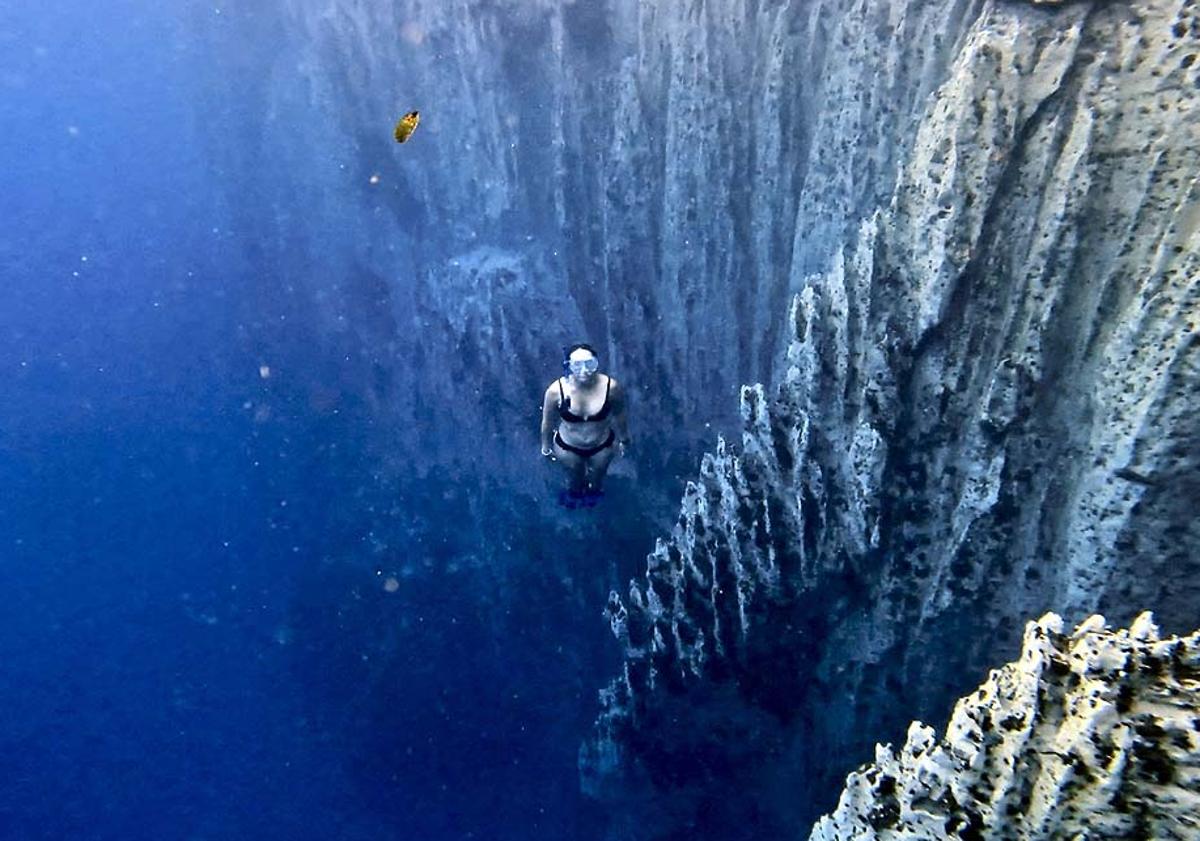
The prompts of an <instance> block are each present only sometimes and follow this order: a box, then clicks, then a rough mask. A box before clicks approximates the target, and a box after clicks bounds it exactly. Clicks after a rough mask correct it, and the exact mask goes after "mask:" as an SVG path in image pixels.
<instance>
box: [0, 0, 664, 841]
mask: <svg viewBox="0 0 1200 841" xmlns="http://www.w3.org/2000/svg"><path fill="white" fill-rule="evenodd" d="M193 11H194V8H193V6H192V5H189V4H183V3H176V4H172V3H169V2H168V3H166V4H149V3H136V2H122V1H121V0H117V2H112V3H106V4H90V3H83V2H79V0H75V1H74V2H69V3H65V4H58V5H57V6H56V7H54V8H40V7H36V6H35V5H34V4H25V3H22V4H5V6H4V7H0V123H2V124H3V126H4V131H3V132H0V172H2V175H0V177H2V179H3V181H2V187H0V219H2V220H3V224H2V226H0V260H2V264H0V271H2V272H3V279H2V285H0V372H2V373H3V378H4V386H3V389H2V390H0V409H2V410H0V488H2V499H0V708H2V709H3V715H2V716H0V781H2V782H0V838H5V839H8V838H13V839H18V838H20V839H35V838H55V839H56V838H94V839H125V840H126V841H128V839H139V838H147V839H149V838H154V839H161V838H181V839H213V838H289V839H309V838H311V839H330V838H341V839H390V838H402V839H406V838H420V839H438V838H468V837H475V838H488V839H506V838H513V839H518V838H530V837H545V838H572V839H586V838H588V837H591V834H592V833H593V831H594V829H593V828H594V827H596V826H598V825H599V824H598V823H597V821H598V820H599V817H600V816H598V815H596V814H594V812H593V811H592V809H593V808H594V807H592V806H590V805H589V804H588V803H587V802H586V801H584V800H583V799H582V798H581V796H580V794H579V792H578V787H577V779H576V773H575V764H576V751H577V749H578V744H579V739H580V738H582V737H583V736H584V735H585V734H586V732H587V727H588V724H589V721H590V718H591V716H592V715H593V714H594V712H595V692H596V689H597V688H598V687H599V686H600V685H601V681H602V679H603V678H605V677H606V676H607V675H608V674H610V673H611V671H612V669H613V668H614V660H615V657H616V653H615V651H614V650H613V648H614V646H613V645H612V644H611V642H610V641H609V640H607V639H605V637H604V628H603V624H602V622H601V620H600V607H601V606H602V604H603V598H604V593H605V591H606V587H607V585H608V584H609V583H612V582H613V579H614V578H616V577H617V575H616V572H617V571H615V570H611V569H607V568H606V569H605V570H602V571H600V573H599V574H598V575H597V576H595V577H594V579H593V580H590V581H585V582H580V581H577V580H572V579H570V578H569V577H568V578H564V576H563V575H561V570H558V569H557V568H556V567H555V564H556V563H557V561H558V555H557V547H555V546H554V545H552V544H549V543H546V542H539V541H538V539H536V537H534V536H531V535H528V534H523V533H522V532H521V530H520V528H519V524H518V525H517V526H514V532H513V534H512V535H508V536H507V537H506V538H505V539H506V540H508V541H509V542H512V541H517V543H516V544H515V545H514V546H513V547H512V549H511V553H512V566H511V568H509V569H507V570H506V572H505V589H503V590H489V589H484V588H482V586H481V584H480V581H479V580H478V577H477V576H472V575H471V574H469V573H468V572H463V571H459V572H454V571H453V567H452V565H451V564H449V563H448V561H449V559H450V558H451V557H452V556H453V554H454V547H453V545H452V541H453V534H454V531H455V525H456V522H458V521H459V518H461V517H462V516H467V514H466V512H464V510H462V508H461V500H460V499H459V498H458V496H456V494H457V491H456V489H455V488H454V487H453V485H447V486H443V487H430V486H429V485H428V484H422V485H420V486H416V485H413V484H409V485H405V484H404V483H403V482H402V481H399V480H398V479H396V477H387V476H381V475H380V473H379V471H378V470H377V465H376V464H375V463H374V461H373V456H372V455H371V454H370V453H368V452H366V451H364V450H363V449H362V448H361V447H359V446H358V445H357V444H356V442H357V441H358V440H359V439H360V437H361V436H360V435H359V434H358V432H359V430H360V429H361V428H362V426H363V425H364V424H368V423H370V420H371V419H370V417H369V413H368V412H367V410H365V409H363V408H362V407H361V406H359V405H356V404H355V403H354V401H353V400H352V399H347V400H344V401H343V402H342V403H341V404H340V409H339V411H337V412H332V411H327V410H325V409H324V408H322V407H317V408H314V404H313V400H312V395H311V393H308V392H306V391H304V390H303V389H298V388H297V389H291V388H290V387H289V386H288V385H286V384H278V383H277V380H276V379H273V378H272V377H271V376H269V375H268V376H264V375H263V372H262V371H260V366H261V365H262V363H263V358H262V357H263V348H264V347H270V348H271V351H272V356H271V361H272V364H273V365H274V366H276V367H277V368H280V369H289V368H290V369H322V370H326V371H329V372H330V374H331V376H336V374H337V370H336V366H337V364H339V363H338V361H337V359H333V358H331V357H329V356H328V355H326V354H325V353H324V352H323V351H322V350H321V349H320V348H319V347H316V346H315V345H314V343H313V342H312V341H311V337H310V336H308V335H306V330H305V325H304V324H303V323H302V322H301V323H296V322H295V320H293V321H292V322H288V321H286V315H287V313H288V309H287V306H288V305H287V304H286V302H283V303H280V304H279V306H278V307H277V308H275V309H272V310H271V311H270V312H266V311H264V310H263V301H264V300H270V288H271V282H272V278H270V277H269V276H268V277H263V276H261V275H260V274H258V273H256V272H254V271H253V268H252V267H251V265H250V263H249V262H248V261H247V260H246V258H245V247H246V244H245V242H243V241H240V240H239V238H238V236H237V235H236V234H235V233H233V232H230V231H229V230H227V226H228V215H227V212H226V208H225V207H224V205H223V204H222V201H223V198H222V196H223V195H225V193H224V192H223V191H221V190H218V189H217V186H218V185H217V184H216V183H215V180H216V179H217V178H218V176H216V175H215V174H214V173H212V172H210V171H209V169H208V163H207V160H208V159H207V157H206V155H205V149H204V147H203V143H202V141H201V138H202V137H204V136H205V134H204V132H201V131H199V130H198V127H197V126H196V125H195V124H194V119H195V117H194V109H193V108H191V107H190V102H191V101H192V98H193V97H196V96H200V95H201V93H202V92H200V91H198V90H197V89H196V76H195V73H194V71H195V69H196V68H197V67H198V66H199V65H198V63H199V62H202V61H204V56H203V55H201V54H199V53H198V52H197V50H196V48H195V45H194V44H193V43H192V42H191V41H190V40H189V37H190V36H189V32H188V30H187V28H186V22H187V20H188V14H189V13H191V12H193ZM247 201H250V199H247ZM240 212H241V213H242V214H244V215H245V216H250V217H252V216H253V215H254V214H255V213H256V212H262V213H266V212H268V209H267V208H255V207H253V206H248V207H242V208H240ZM264 290H266V291H265V292H264ZM281 324H286V325H287V326H286V327H283V326H281ZM331 366H332V367H331ZM335 443H336V444H337V445H338V446H331V445H332V444H335ZM648 535H649V531H648V529H646V528H642V529H640V530H639V529H638V528H634V529H632V531H629V530H626V531H624V532H623V533H622V535H621V536H614V535H608V537H609V538H612V539H614V540H621V539H624V540H627V541H628V544H629V547H632V548H633V549H634V551H632V552H630V553H627V554H628V555H629V557H631V558H634V559H636V557H637V551H636V549H637V547H641V546H643V545H644V543H643V542H644V541H645V540H647V539H648ZM518 539H519V540H518ZM380 546H385V547H390V548H387V549H383V550H381V549H380V548H379V547H380ZM406 553H412V554H414V555H419V560H418V561H414V562H412V563H409V561H408V560H406V558H407V557H408V556H407V554H406ZM402 555H403V557H402ZM401 568H404V569H406V570H408V572H406V573H404V574H401V573H400V572H398V571H399V570H400V569H401ZM414 570H415V571H414ZM623 572H624V573H626V574H627V573H628V572H630V570H625V571H623ZM393 573H396V574H397V575H400V581H399V582H398V583H399V585H400V586H399V587H398V588H396V589H395V590H389V589H386V588H385V587H383V586H381V584H380V582H381V581H386V579H387V578H389V577H392V574H393ZM522 590H526V591H529V592H534V593H538V594H539V597H538V598H536V599H525V600H522V599H514V598H512V597H511V595H512V594H513V593H517V592H521V591H522Z"/></svg>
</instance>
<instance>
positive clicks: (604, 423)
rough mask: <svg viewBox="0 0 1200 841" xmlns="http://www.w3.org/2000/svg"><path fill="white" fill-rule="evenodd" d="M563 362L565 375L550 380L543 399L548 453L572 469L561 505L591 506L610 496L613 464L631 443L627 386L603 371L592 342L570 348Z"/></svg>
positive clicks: (544, 445)
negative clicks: (607, 478)
mask: <svg viewBox="0 0 1200 841" xmlns="http://www.w3.org/2000/svg"><path fill="white" fill-rule="evenodd" d="M562 364H563V376H561V377H559V378H558V379H556V380H555V381H554V382H552V383H550V385H549V386H548V387H547V388H546V394H545V396H544V398H543V400H542V455H543V456H544V457H545V458H548V459H550V460H551V461H557V462H558V463H559V464H561V465H562V466H563V467H565V468H566V470H567V474H568V476H569V484H568V486H567V488H566V489H565V490H563V491H562V492H561V493H559V503H560V504H561V505H563V506H564V507H566V508H578V507H580V506H583V507H585V508H591V507H592V506H594V505H595V504H596V503H597V502H599V501H600V498H601V497H602V496H604V490H603V484H604V474H605V473H607V472H608V466H609V464H611V463H612V460H613V458H614V457H615V456H616V455H617V454H620V455H625V450H626V448H628V446H629V418H628V416H627V414H626V411H625V410H626V400H625V390H624V389H623V388H621V385H620V383H618V382H617V381H616V380H615V379H614V378H613V377H610V376H608V375H607V374H602V373H600V359H599V357H598V355H597V354H596V349H595V348H593V347H592V346H591V345H588V344H584V343H582V342H581V343H579V344H574V345H571V346H570V347H566V348H564V349H563V363H562ZM556 415H557V416H558V428H557V429H556V428H555V425H554V424H555V416H556Z"/></svg>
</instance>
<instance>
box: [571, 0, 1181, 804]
mask: <svg viewBox="0 0 1200 841" xmlns="http://www.w3.org/2000/svg"><path fill="white" fill-rule="evenodd" d="M893 12H894V13H896V14H901V10H900V9H899V7H893ZM1198 38H1200V22H1197V20H1196V16H1195V13H1194V12H1193V11H1192V10H1191V6H1190V5H1188V4H1183V3H1140V4H1133V5H1130V6H1121V7H1117V6H1112V5H1108V4H1098V5H1092V4H1070V5H1064V6H1062V7H1061V8H1058V9H1055V10H1053V11H1045V10H1042V9H1035V8H1032V7H1030V6H1027V5H1023V4H1008V3H1004V4H985V5H983V6H982V7H980V8H979V9H978V14H977V15H976V16H974V17H973V18H972V22H971V25H970V26H969V27H968V28H967V29H966V30H965V31H964V32H963V33H962V35H961V37H958V38H955V39H954V41H953V57H952V59H951V61H950V62H949V63H948V64H947V65H946V66H945V67H944V78H943V79H942V80H941V81H940V83H939V84H938V85H936V86H935V87H934V88H933V89H932V90H931V91H930V92H929V94H928V96H927V97H924V98H921V99H920V103H921V104H920V106H919V110H920V118H919V120H917V121H916V122H915V123H913V124H911V125H910V126H909V128H911V133H907V134H906V133H905V132H904V130H903V129H904V126H903V125H902V126H900V128H899V133H898V137H899V138H901V139H900V140H899V141H898V142H897V144H896V147H895V157H894V158H892V159H891V160H892V162H893V163H894V165H895V167H896V170H895V172H896V174H895V176H894V178H892V179H885V180H890V181H891V182H892V183H893V184H894V189H893V190H892V192H891V197H890V199H889V200H888V201H887V202H886V203H884V204H883V205H881V207H880V208H879V209H878V211H877V212H875V213H873V214H870V215H869V216H867V217H866V218H864V219H863V221H862V223H861V226H860V227H859V229H858V230H857V231H856V232H855V233H854V235H853V236H852V237H851V238H850V242H849V244H848V245H847V246H846V247H844V248H843V249H841V250H839V251H838V252H837V253H835V254H834V256H833V257H832V259H831V260H830V262H829V264H828V265H827V266H826V267H825V269H824V270H823V271H821V272H818V273H815V274H811V275H804V274H803V265H802V263H800V262H799V261H797V263H796V264H794V266H793V268H794V274H793V284H794V285H797V286H800V287H802V291H801V292H800V293H799V294H798V295H797V296H796V297H795V299H794V302H793V304H792V307H791V310H790V313H789V318H788V322H787V329H788V332H789V338H790V341H789V344H788V347H787V350H786V352H785V354H784V359H785V360H786V361H785V364H784V366H783V368H782V370H781V372H780V380H781V382H780V384H779V385H778V387H777V388H771V389H764V388H761V387H757V386H756V387H752V388H746V389H743V392H742V401H741V405H742V417H743V433H742V440H741V441H740V442H738V445H736V446H735V445H733V444H726V443H722V444H720V445H718V447H717V449H716V451H715V453H714V454H712V455H710V456H708V457H706V459H705V461H704V464H703V466H702V469H701V471H700V476H699V477H698V478H697V480H696V481H695V482H694V483H692V484H691V485H690V486H689V488H688V491H687V493H686V494H685V497H684V501H683V506H682V511H681V514H680V518H679V523H678V525H677V527H676V528H675V529H674V531H673V532H672V534H671V536H670V538H669V539H665V540H663V541H662V542H661V543H660V545H659V546H658V548H657V550H656V551H655V552H654V553H653V554H652V555H651V557H650V560H649V566H648V570H647V575H646V579H645V581H643V582H635V583H634V584H632V585H631V588H630V591H629V593H628V594H627V595H624V596H618V595H614V596H613V598H612V600H611V601H610V617H611V620H612V623H613V628H614V631H615V632H616V634H617V636H618V638H619V639H621V641H622V643H623V644H624V646H625V648H626V652H627V657H626V667H625V671H624V674H623V676H622V677H621V678H620V679H619V680H617V681H616V682H615V683H614V684H613V685H612V686H611V687H610V689H609V690H608V691H607V692H606V693H605V695H604V704H605V711H604V713H603V715H602V716H601V719H600V722H599V725H598V732H597V736H596V738H595V739H594V740H593V741H592V742H591V743H590V744H589V745H587V746H585V749H584V751H583V754H582V766H583V768H584V771H585V780H586V781H588V783H589V784H590V785H592V786H593V787H594V789H595V790H596V791H598V792H603V791H605V787H606V785H609V784H610V783H611V780H612V777H611V776H610V773H609V772H610V771H612V770H613V769H618V768H619V769H626V768H628V767H629V766H630V765H631V764H632V765H635V766H637V767H638V768H639V769H640V771H639V773H641V774H644V782H647V783H648V784H650V785H654V784H655V783H656V781H659V780H670V779H672V778H674V776H675V775H677V774H678V764H679V763H680V762H682V761H683V758H682V754H678V755H674V756H672V755H671V754H670V752H669V750H667V748H669V745H667V746H664V744H663V741H664V739H665V738H666V737H662V736H661V735H658V734H655V735H652V736H648V733H649V732H650V731H651V730H652V729H653V728H655V727H665V728H670V727H680V726H682V727H685V728H686V727H689V726H690V727H691V728H692V729H693V730H696V729H699V728H701V727H703V726H704V724H705V722H706V721H709V720H710V719H711V718H712V717H713V716H714V715H715V713H714V712H713V710H715V709H723V710H725V711H727V712H728V711H729V710H733V709H750V710H753V711H755V712H756V713H763V712H766V713H769V714H770V715H771V716H772V717H773V719H772V720H773V721H774V722H776V726H775V728H774V729H772V728H766V729H764V728H763V727H762V726H761V725H754V726H753V727H748V728H747V729H748V735H747V736H746V739H745V742H746V743H747V744H744V745H743V746H742V750H743V751H744V754H745V757H744V759H745V762H746V767H750V766H752V765H754V764H755V763H761V762H762V761H764V757H769V759H767V760H766V761H767V762H768V763H775V764H776V765H777V767H779V768H780V769H787V770H786V773H788V774H792V775H800V776H801V778H803V779H805V780H808V781H811V782H813V783H814V784H815V785H817V787H819V784H820V782H821V781H823V780H825V779H826V778H827V774H828V773H829V771H830V769H831V767H832V766H835V765H836V764H837V763H838V762H839V761H840V759H841V756H843V755H844V753H843V752H845V751H847V750H848V749H849V750H850V751H853V750H855V749H859V750H865V749H866V747H867V746H866V745H865V744H863V743H864V741H865V740H864V737H865V736H866V734H868V733H881V732H887V731H889V730H890V729H892V728H894V727H896V726H897V724H898V722H897V721H896V715H897V713H898V711H899V710H900V709H907V710H910V711H917V710H919V711H921V712H920V713H918V714H920V715H930V714H936V710H937V709H939V708H940V707H942V706H943V705H945V704H948V701H949V698H951V697H953V695H952V694H951V693H953V694H957V692H956V691H955V690H956V689H957V690H962V689H965V688H966V687H965V686H964V685H963V681H964V680H965V679H966V678H965V676H967V675H971V674H979V673H982V670H983V668H985V667H986V664H987V661H988V659H989V658H991V657H994V656H996V654H997V653H999V652H1003V653H1005V654H1007V653H1009V652H1011V651H1012V650H1014V649H1015V647H1016V640H1015V639H1014V638H1013V636H1012V632H1011V630H1010V629H1011V628H1013V627H1019V621H1020V620H1021V618H1022V617H1026V616H1030V615H1038V614H1039V613H1041V612H1042V611H1044V610H1046V609H1048V608H1054V609H1057V610H1061V611H1063V612H1065V613H1066V614H1067V615H1068V616H1070V617H1072V618H1080V617H1082V616H1085V615H1087V613H1088V612H1090V611H1092V610H1095V609H1104V610H1106V611H1108V612H1110V613H1112V614H1115V615H1117V616H1121V617H1127V616H1129V615H1130V614H1131V613H1132V612H1133V611H1134V609H1135V606H1152V607H1154V609H1155V610H1156V611H1158V612H1159V613H1160V615H1162V616H1163V617H1164V618H1165V619H1166V621H1168V622H1169V623H1170V624H1171V625H1172V626H1179V625H1181V624H1184V623H1191V622H1192V620H1193V619H1194V612H1195V605H1196V604H1197V597H1198V595H1200V594H1198V593H1197V589H1196V583H1195V582H1196V580H1197V579H1196V578H1195V572H1196V566H1195V561H1194V558H1195V557H1196V548H1197V543H1198V542H1200V534H1198V533H1197V530H1196V526H1195V522H1194V519H1193V518H1192V516H1191V514H1190V513H1189V512H1188V510H1187V507H1188V506H1189V505H1190V502H1186V501H1185V500H1191V499H1194V498H1196V493H1197V490H1198V487H1197V473H1196V466H1197V458H1198V455H1200V454H1198V451H1197V447H1196V444H1197V433H1198V427H1197V424H1196V422H1195V421H1194V420H1193V419H1192V418H1190V417H1189V410H1188V408H1187V407H1188V406H1190V405H1191V397H1190V396H1189V395H1191V394H1194V392H1195V389H1196V385H1197V383H1198V382H1200V369H1198V367H1197V366H1198V365H1200V339H1198V338H1197V332H1196V319H1197V313H1198V312H1200V307H1198V304H1200V300H1198V296H1200V284H1198V283H1197V272H1198V270H1200V262H1198V261H1200V233H1198V227H1197V222H1198V220H1200V215H1198V211H1197V208H1198V206H1200V205H1198V204H1197V202H1198V200H1200V182H1198V181H1197V172H1198V171H1200V169H1198V167H1197V164H1198V163H1200V157H1198V155H1200V153H1198V151H1197V150H1198V149H1200V145H1198V141H1200V111H1198V110H1197V105H1198V103H1200V93H1198V91H1197V85H1198V84H1200V82H1198V81H1197V80H1198V78H1200V76H1198V74H1197V70H1196V67H1195V63H1196V60H1197V59H1196V58H1195V56H1196V51H1197V49H1198V48H1200V41H1198ZM913 49H916V46H915V45H914V46H913ZM841 83H842V84H843V86H844V90H845V92H846V96H845V97H844V98H843V100H842V102H843V104H842V106H841V107H843V108H844V107H848V103H859V102H861V101H862V93H861V90H862V89H861V82H860V80H859V79H858V77H856V76H855V75H854V74H852V73H851V74H848V76H847V77H846V78H845V79H843V80H842V82H841ZM830 107H831V108H832V109H833V110H835V111H836V110H837V107H836V106H830ZM854 107H858V106H857V105H855V106H854ZM859 141H860V142H858V143H851V142H850V141H849V140H846V141H844V142H846V143H848V144H850V145H851V146H853V147H854V148H855V149H856V150H857V151H856V153H858V152H861V150H862V145H863V144H862V142H861V141H862V138H861V137H860V138H859ZM814 148H816V147H814ZM825 148H828V147H825ZM827 154H831V155H833V156H834V159H835V160H838V161H841V160H844V158H843V157H841V156H838V155H836V154H834V153H833V152H827ZM835 169H836V167H835ZM812 177H813V176H811V175H810V178H812ZM839 193H841V194H843V195H844V194H845V193H846V191H845V189H839ZM714 687H722V688H721V689H720V690H715V689H714ZM689 697H691V698H693V699H699V698H706V699H710V700H709V701H698V702H693V704H692V705H689V704H688V703H687V702H686V701H684V700H682V699H686V698H689ZM713 698H716V700H715V701H712V700H711V699H713ZM731 698H732V699H733V700H731ZM780 698H786V699H787V701H785V702H782V703H781V702H780ZM696 703H698V704H699V705H700V706H701V707H703V706H704V705H705V704H706V703H708V705H709V706H708V709H707V711H697V709H696V706H695V705H696ZM745 720H746V721H750V720H751V718H750V717H746V719H745ZM680 722H685V723H684V724H682V725H681V724H680ZM754 734H760V735H754ZM762 734H765V735H762ZM755 740H757V741H758V744H759V748H760V752H759V753H758V754H757V755H756V753H755V750H754V749H753V748H752V747H751V746H750V744H749V743H752V742H754V741H755ZM750 757H756V758H755V759H754V761H753V762H752V761H751V759H750ZM780 773H784V771H782V770H781V772H780ZM697 786H698V788H699V789H701V790H704V789H705V786H706V784H704V783H698V784H697ZM717 788H719V786H718V787H717ZM810 791H811V789H810ZM696 796H697V798H698V800H703V799H704V797H705V795H704V794H699V793H698V794H697V795H696Z"/></svg>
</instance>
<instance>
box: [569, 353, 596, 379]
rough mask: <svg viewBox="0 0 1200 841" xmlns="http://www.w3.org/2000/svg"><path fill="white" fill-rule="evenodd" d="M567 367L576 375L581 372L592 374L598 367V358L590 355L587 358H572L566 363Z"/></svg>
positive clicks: (580, 374)
mask: <svg viewBox="0 0 1200 841" xmlns="http://www.w3.org/2000/svg"><path fill="white" fill-rule="evenodd" d="M567 367H568V368H570V369H571V373H572V374H574V375H575V376H577V377H578V376H582V375H583V374H594V373H596V371H598V370H599V369H600V360H599V359H597V358H596V357H594V356H590V357H588V358H587V359H572V360H571V361H570V362H569V363H567Z"/></svg>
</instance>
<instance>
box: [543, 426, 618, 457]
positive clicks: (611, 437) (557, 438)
mask: <svg viewBox="0 0 1200 841" xmlns="http://www.w3.org/2000/svg"><path fill="white" fill-rule="evenodd" d="M616 440H617V433H615V432H613V431H612V430H611V429H610V430H609V431H608V437H607V438H605V439H604V442H603V443H601V444H597V445H596V446H595V447H575V446H572V445H571V444H568V443H567V442H566V441H564V440H563V439H562V436H561V435H559V434H558V431H557V430H555V432H554V443H555V444H558V446H560V447H562V448H563V449H564V450H566V451H567V452H568V453H574V454H575V455H577V456H581V457H582V458H590V457H591V456H594V455H595V454H596V453H598V452H600V451H601V450H604V449H607V448H609V447H611V446H612V445H613V442H614V441H616Z"/></svg>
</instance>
